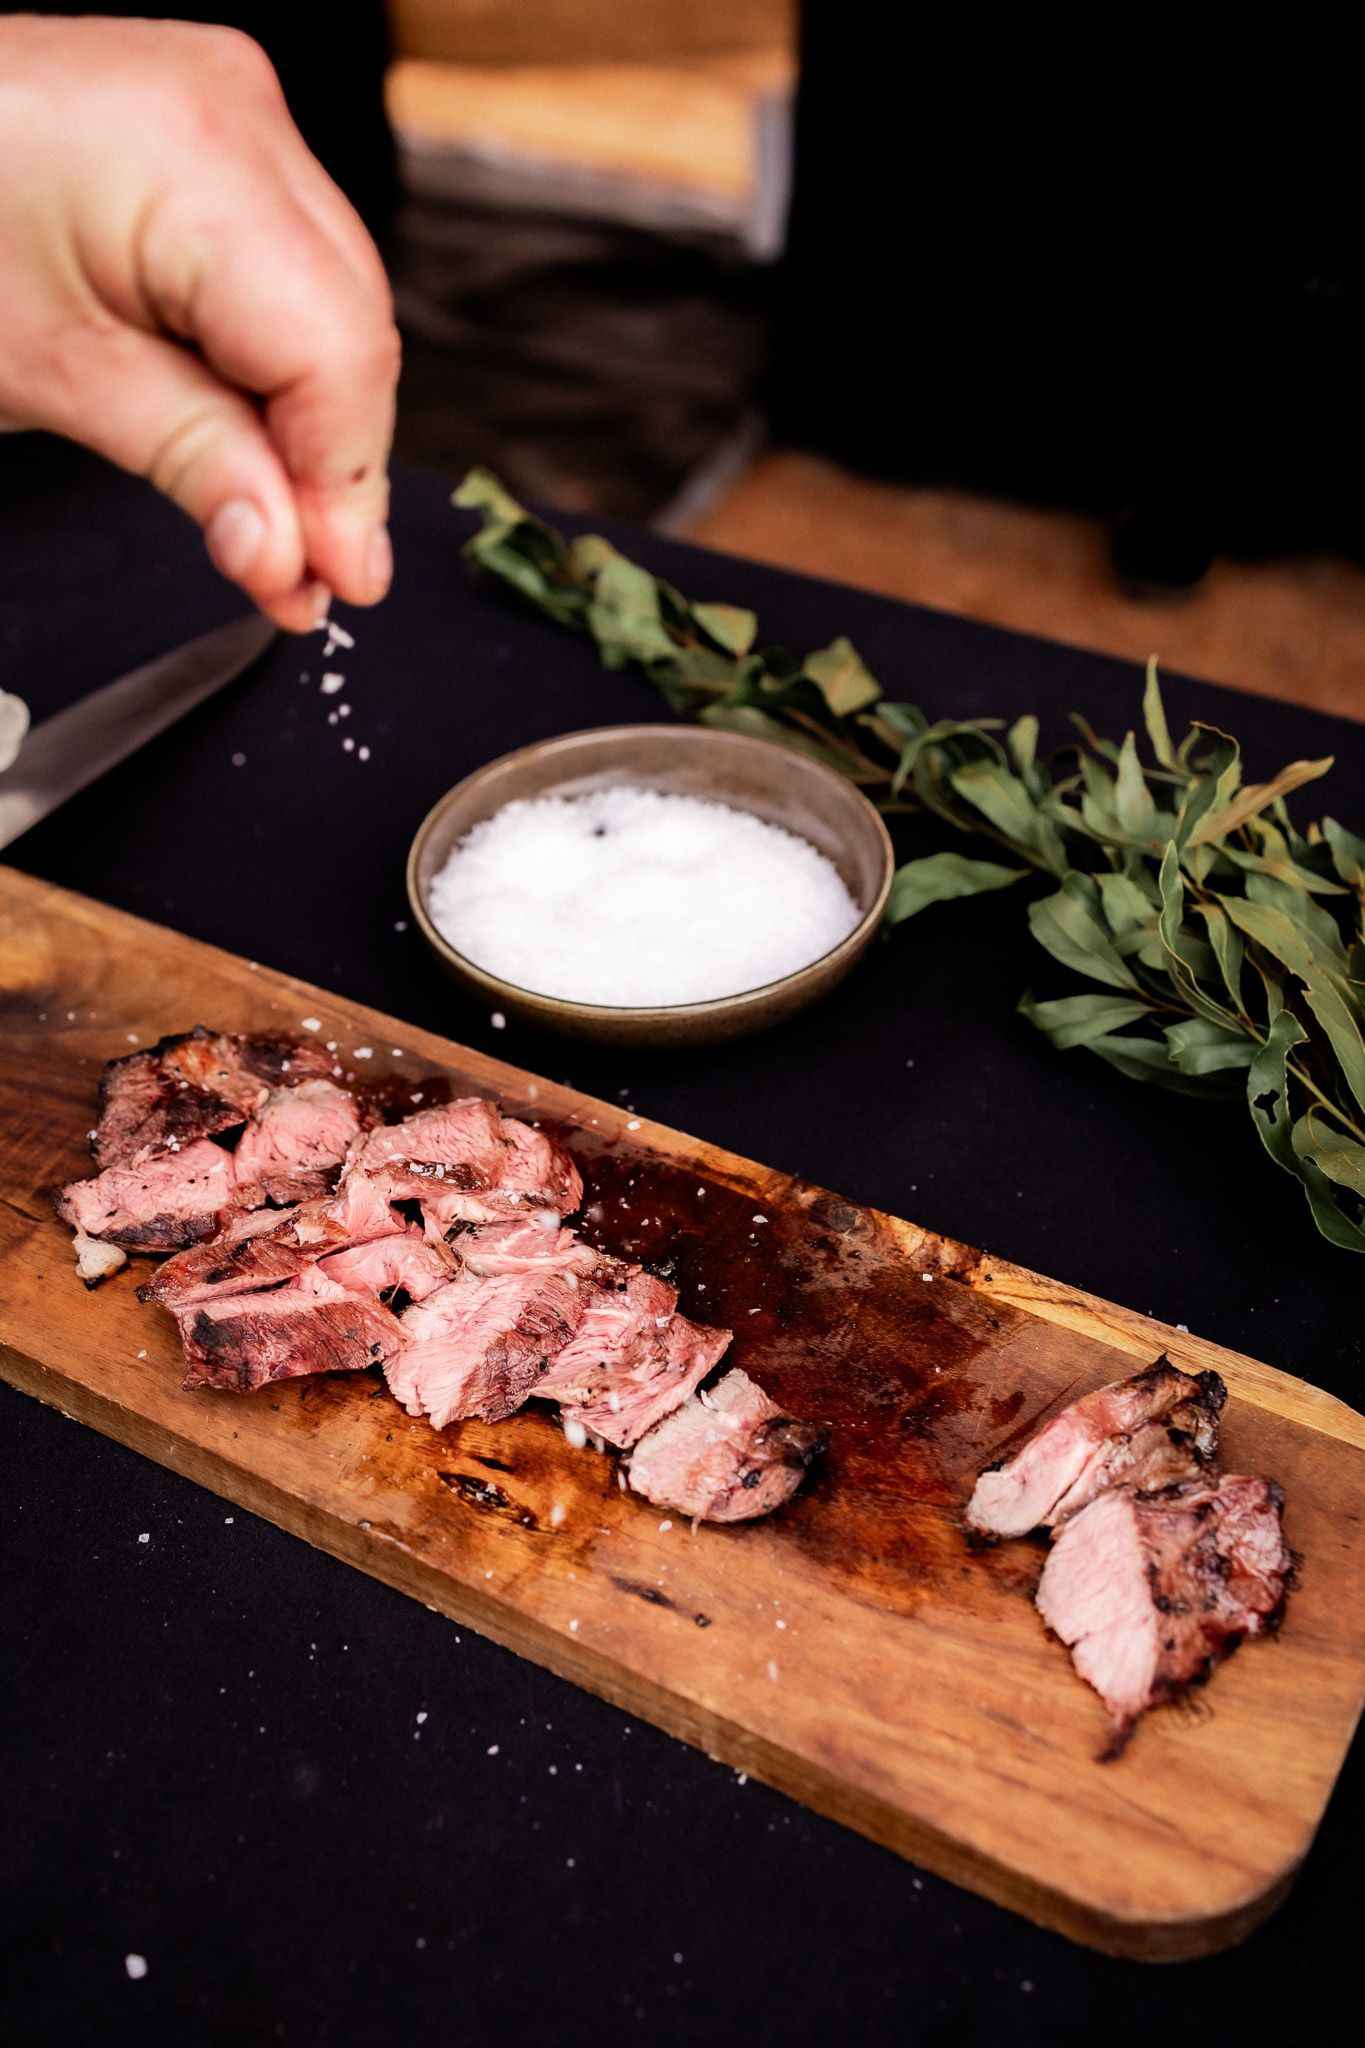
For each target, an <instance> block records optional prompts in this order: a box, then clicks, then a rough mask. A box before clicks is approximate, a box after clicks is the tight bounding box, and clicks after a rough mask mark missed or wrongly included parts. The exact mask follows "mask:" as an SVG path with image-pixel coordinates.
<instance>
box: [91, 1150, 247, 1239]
mask: <svg viewBox="0 0 1365 2048" xmlns="http://www.w3.org/2000/svg"><path fill="white" fill-rule="evenodd" d="M261 1199H262V1197H261V1191H260V1189H259V1188H252V1187H249V1186H243V1185H242V1184H241V1183H240V1182H239V1181H238V1179H237V1176H236V1174H235V1172H234V1170H233V1161H232V1154H231V1153H230V1152H225V1151H224V1150H223V1148H222V1146H221V1145H215V1144H214V1143H213V1140H212V1139H211V1138H200V1139H197V1140H196V1141H195V1143H194V1144H192V1145H186V1146H185V1147H184V1149H183V1150H181V1151H177V1152H162V1153H160V1154H159V1155H156V1156H153V1157H151V1158H147V1159H144V1160H142V1161H141V1162H135V1163H134V1164H132V1165H129V1166H109V1167H106V1168H105V1170H104V1172H103V1173H99V1174H96V1175H95V1177H94V1178H93V1179H92V1180H76V1181H72V1182H71V1183H70V1185H69V1186H68V1187H64V1188H63V1189H62V1190H61V1193H60V1194H59V1195H58V1197H57V1214H58V1215H59V1216H60V1217H61V1218H62V1220H63V1222H65V1223H69V1224H70V1225H71V1226H72V1228H73V1229H75V1230H81V1231H84V1232H85V1234H86V1235H87V1236H88V1237H101V1238H103V1239H104V1240H105V1241H106V1243H109V1244H116V1245H122V1246H123V1248H124V1249H125V1251H142V1252H173V1251H179V1250H180V1249H181V1248H182V1247H183V1246H185V1245H190V1244H197V1243H199V1242H200V1240H201V1239H203V1238H206V1237H212V1236H213V1234H214V1232H215V1231H216V1230H217V1229H218V1225H219V1219H220V1217H221V1216H222V1215H223V1213H224V1212H225V1211H227V1210H230V1209H233V1208H246V1207H252V1206H254V1205H255V1204H256V1203H258V1202H259V1201H260V1200H261Z"/></svg>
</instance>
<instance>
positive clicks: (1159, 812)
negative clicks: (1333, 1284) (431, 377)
mask: <svg viewBox="0 0 1365 2048" xmlns="http://www.w3.org/2000/svg"><path fill="white" fill-rule="evenodd" d="M455 503H456V504H457V505H458V506H460V507H462V508H465V509H469V510H474V511H477V512H478V513H479V514H480V515H481V519H482V525H481V528H480V530H479V531H478V532H477V533H476V534H475V535H474V537H473V538H472V540H470V542H469V543H468V545H467V548H466V553H467V554H468V556H469V557H470V559H471V560H472V561H473V562H474V563H475V564H476V565H477V566H478V567H479V568H480V569H482V570H483V571H485V572H486V573H487V574H489V575H491V576H493V577H495V578H497V579H498V580H499V581H501V582H502V583H504V584H507V585H509V586H510V587H511V588H512V589H514V590H516V591H517V592H518V593H519V594H520V595H521V596H522V597H523V598H525V599H526V600H528V601H529V602H530V603H531V604H533V605H535V606H536V607H537V608H538V609H539V610H541V611H542V612H545V613H546V614H548V616H549V617H550V618H552V619H555V620H557V621H558V623H559V624H561V625H564V626H568V627H570V628H572V629H573V630H575V631H578V632H584V633H587V634H590V635H591V636H592V638H593V639H594V640H595V642H596V643H597V647H598V649H599V651H600V653H601V657H602V660H603V661H604V662H605V663H606V665H607V666H608V667H609V668H622V667H624V666H626V664H628V663H632V662H633V663H637V664H638V665H639V666H640V667H641V668H643V669H644V670H645V672H646V674H647V675H648V676H649V678H650V680H651V681H652V682H653V683H654V684H655V686H656V688H657V689H659V690H660V691H661V693H662V694H663V696H664V697H665V698H666V700H667V701H668V703H669V704H670V705H671V706H672V707H673V709H674V710H675V711H678V712H680V713H682V714H683V715H684V716H687V717H691V718H697V719H700V720H701V721H702V722H703V723H704V724H707V725H715V726H723V727H726V728H728V729H730V730H732V731H737V732H747V733H753V734H756V735H758V736H759V737H761V738H764V739H769V740H774V741H776V742H777V743H778V744H780V745H782V746H786V747H792V748H795V749H796V750H797V751H799V752H801V753H804V754H809V755H813V756H814V757H815V758H816V759H818V760H822V761H824V762H826V763H827V764H828V765H829V766H830V767H833V768H837V769H838V770H839V771H840V772H841V773H842V774H844V775H847V776H849V777H850V778H851V779H852V780H853V781H855V782H857V783H858V784H859V785H860V786H861V787H862V788H864V789H865V790H866V792H867V794H868V795H869V796H870V797H871V798H872V799H873V801H874V802H876V803H878V804H879V805H880V806H881V808H883V809H884V810H888V811H894V810H910V809H916V810H920V811H923V812H927V813H929V814H931V815H932V816H934V817H936V818H938V819H939V820H940V821H941V822H942V823H943V824H944V825H945V826H947V827H949V828H951V829H952V830H953V831H954V832H958V833H962V834H967V833H970V834H972V835H973V836H975V837H977V838H984V839H986V840H988V841H991V842H993V844H994V849H995V850H996V852H997V853H1003V854H1005V855H1006V856H1007V859H1005V860H1001V859H999V858H996V859H991V860H979V859H974V858H971V857H969V856H967V855H966V854H964V853H962V852H960V851H957V850H955V849H945V850H944V851H942V852H939V853H934V854H930V855H928V856H926V857H925V858H923V859H919V860H912V861H908V862H907V863H906V864H905V865H904V866H903V867H901V868H899V869H898V870H897V872H896V876H895V880H894V882H893V885H892V891H891V897H890V901H889V903H888V907H887V919H888V922H889V923H890V924H898V923H901V922H903V921H904V920H905V919H906V918H908V917H912V916H914V915H915V914H916V913H917V912H918V911H921V910H923V909H925V908H926V907H927V906H928V905H930V904H933V903H942V902H946V901H949V900H951V899H953V898H960V897H966V896H974V895H979V894H981V893H983V892H985V891H990V890H997V889H1004V888H1009V887H1012V886H1014V885H1016V884H1019V883H1022V882H1030V881H1031V882H1032V883H1033V884H1034V885H1035V887H1039V886H1043V885H1046V886H1045V887H1044V891H1043V893H1041V894H1037V895H1035V896H1034V897H1033V899H1032V900H1031V901H1030V903H1029V907H1028V919H1029V926H1030V929H1031V931H1032V933H1033V936H1034V938H1035V939H1036V940H1037V941H1038V943H1039V945H1040V946H1041V947H1042V948H1043V949H1044V950H1045V951H1046V952H1047V953H1048V954H1050V955H1051V957H1052V958H1053V959H1054V960H1055V961H1057V962H1058V963H1059V964H1060V965H1061V966H1062V967H1064V968H1066V969H1068V970H1069V971H1070V972H1072V973H1073V974H1075V975H1077V976H1078V977H1080V978H1081V979H1082V980H1083V981H1085V982H1088V983H1090V984H1092V986H1091V987H1090V988H1089V989H1087V990H1085V991H1084V992H1083V993H1078V994H1071V995H1065V996H1061V997H1059V998H1056V999H1050V1000H1037V999H1035V997H1034V996H1033V995H1031V994H1030V995H1026V996H1025V997H1024V998H1023V1000H1022V1002H1021V1004H1020V1009H1021V1011H1022V1013H1023V1014H1024V1016H1025V1017H1027V1018H1028V1019H1029V1020H1030V1021H1031V1022H1032V1023H1033V1024H1034V1025H1036V1026H1037V1027H1038V1029H1039V1030H1040V1031H1042V1032H1043V1033H1044V1034H1045V1035H1046V1036H1047V1037H1048V1038H1049V1039H1050V1040H1051V1042H1052V1044H1053V1045H1054V1046H1055V1047H1057V1049H1058V1050H1059V1051H1069V1050H1072V1049H1074V1048H1076V1047H1081V1046H1084V1047H1086V1048H1088V1050H1089V1051H1090V1052H1092V1053H1094V1054H1095V1055H1096V1056H1097V1057H1099V1058H1100V1059H1103V1060H1105V1061H1107V1063H1108V1064H1109V1065H1110V1066H1111V1067H1114V1068H1115V1069H1117V1071H1118V1072H1119V1073H1121V1074H1125V1075H1127V1076H1129V1077H1130V1078H1131V1079H1134V1080H1140V1081H1151V1082H1156V1083H1158V1084H1159V1085H1161V1086H1163V1087H1167V1088H1172V1089H1176V1090H1179V1091H1181V1092H1183V1093H1187V1094H1197V1095H1223V1096H1228V1097H1231V1098H1234V1099H1236V1098H1241V1099H1243V1100H1245V1102H1246V1104H1247V1107H1248V1110H1249V1112H1250V1115H1251V1118H1252V1121H1253V1123H1254V1125H1255V1128H1256V1130H1257V1132H1258V1134H1259V1135H1260V1138H1261V1141H1262V1143H1263V1144H1264V1146H1265V1148H1266V1151H1267V1152H1268V1153H1269V1154H1270V1157H1271V1158H1272V1159H1273V1160H1274V1161H1275V1163H1276V1165H1277V1166H1280V1167H1282V1168H1283V1169H1284V1170H1285V1171H1286V1172H1287V1173H1292V1174H1293V1175H1294V1176H1295V1177H1296V1178H1297V1179H1298V1180H1299V1181H1300V1182H1301V1184H1302V1186H1303V1189H1304V1193H1305V1195H1306V1197H1307V1200H1308V1203H1309V1207H1310V1209H1311V1211H1312V1214H1313V1218H1314V1221H1315V1222H1316V1224H1317V1226H1318V1228H1319V1230H1321V1232H1322V1233H1323V1235H1324V1236H1325V1237H1327V1238H1328V1239H1330V1241H1331V1242H1332V1243H1333V1244H1336V1245H1340V1246H1342V1247H1344V1248H1345V1249H1347V1250H1350V1251H1365V1004H1362V991H1363V990H1365V928H1363V926H1362V906H1363V905H1365V840H1361V839H1358V838H1356V837H1355V836H1354V835H1353V834H1352V833H1350V832H1348V831H1346V830H1345V828H1344V827H1343V826H1341V825H1339V824H1337V823H1336V821H1335V820H1334V819H1331V818H1327V819H1324V820H1323V821H1322V823H1321V824H1314V825H1309V826H1308V827H1307V828H1306V830H1305V831H1304V832H1302V833H1301V832H1299V831H1298V830H1297V829H1296V827H1295V825H1294V823H1293V821H1292V819H1291V817H1290V815H1289V811H1288V808H1287V806H1286V802H1285V799H1286V798H1287V797H1288V796H1290V795H1291V794H1292V793H1293V792H1294V791H1295V790H1296V789H1299V788H1301V787H1302V786H1303V785H1304V784H1305V783H1308V782H1312V781H1315V780H1316V779H1317V778H1318V777H1320V776H1322V775H1325V774H1326V772H1327V770H1328V769H1329V768H1330V767H1331V765H1332V763H1331V761H1330V759H1328V760H1318V761H1294V762H1291V763H1290V764H1289V766H1288V767H1286V768H1283V769H1281V771H1280V772H1279V774H1278V775H1275V776H1273V777H1272V778H1271V780H1270V781H1268V782H1264V783H1245V782H1243V780H1242V767H1241V757H1240V750H1239V748H1238V745H1237V742H1236V740H1235V739H1233V738H1232V737H1231V736H1230V735H1229V734H1227V733H1224V732H1220V731H1218V730H1217V729H1216V728H1215V727H1213V726H1206V725H1198V724H1196V725H1194V726H1193V727H1191V729H1190V731H1189V732H1188V733H1187V734H1186V735H1185V737H1184V738H1183V739H1182V741H1181V742H1180V744H1179V746H1176V745H1175V744H1174V743H1173V741H1172V738H1171V734H1170V731H1169V729H1168V727H1167V722H1166V714H1165V710H1164V707H1163V705H1162V700H1161V692H1160V688H1159V686H1158V682H1157V675H1156V667H1155V663H1153V664H1150V665H1149V668H1148V674H1147V686H1146V690H1145V692H1144V696H1143V706H1142V710H1143V724H1144V728H1145V738H1146V754H1147V758H1146V759H1144V757H1143V753H1142V752H1141V751H1140V750H1139V746H1138V743H1137V740H1136V737H1135V735H1134V734H1133V733H1131V732H1129V733H1127V734H1126V735H1125V736H1124V738H1123V740H1122V741H1121V742H1115V741H1113V740H1110V739H1104V738H1100V737H1098V736H1097V735H1096V734H1095V733H1094V732H1093V731H1092V730H1091V728H1090V726H1089V725H1088V724H1087V723H1086V721H1085V720H1084V719H1083V718H1081V717H1079V716H1077V717H1075V718H1074V721H1073V722H1074V724H1075V726H1076V728H1077V734H1078V738H1077V740H1076V742H1075V743H1074V744H1073V745H1071V746H1070V747H1068V748H1066V749H1065V750H1064V751H1063V752H1062V753H1060V754H1059V755H1057V756H1055V757H1054V758H1053V759H1051V760H1044V759H1042V758H1040V756H1039V754H1038V721H1037V719H1036V718H1033V717H1027V718H1021V719H1019V720H1017V721H1016V723H1015V724H1013V725H1012V726H1010V727H1009V728H1008V730H1006V729H1005V726H1004V722H1003V721H1002V720H999V719H967V720H953V719H945V720H940V721H938V722H936V723H935V722H931V721H930V720H929V719H927V718H926V717H925V715H924V714H923V713H922V712H921V711H919V710H918V709H917V708H916V707H915V706H914V705H911V704H904V703H899V702H896V701H894V700H892V699H890V698H888V697H886V696H885V695H884V694H883V692H882V689H881V686H880V684H879V683H878V682H877V680H876V678H875V677H874V676H872V675H871V674H870V672H869V671H868V669H867V668H866V667H865V665H864V663H863V662H862V660H861V659H860V657H859V655H858V653H857V651H856V650H855V649H854V647H853V646H852V645H851V644H850V642H849V641H847V640H845V639H838V640H836V641H834V642H833V644H832V645H831V646H829V647H826V648H822V649H820V650H819V651H818V652H816V653H814V654H808V655H807V656H806V657H805V658H804V659H803V660H798V659H797V658H796V657H795V656H794V655H792V654H789V653H788V652H787V651H786V650H785V649H783V648H778V647H761V648H760V647H758V646H756V641H757V637H758V621H757V619H756V617H755V615H754V614H753V613H752V612H749V611H745V610H743V609H742V608H741V607H739V606H736V605H726V604H694V603H691V602H690V601H689V600H688V599H687V598H685V597H683V596H682V595H681V593H680V592H678V591H677V590H675V589H674V588H673V587H672V585H671V584H668V583H666V582H664V581H663V580H662V579H661V578H659V577H656V576H653V575H651V574H650V573H649V572H648V571H647V570H645V569H642V568H640V567H639V566H638V565H637V564H636V563H633V562H630V561H628V560H627V559H626V558H625V557H624V556H623V555H621V554H620V553H618V551H617V550H616V549H615V548H613V547H612V546H611V545H610V543H609V542H607V541H605V540H602V539H600V538H599V537H597V536H595V535H588V536H583V537H580V538H578V539H576V540H573V541H568V542H566V541H565V540H564V539H563V538H562V537H561V536H560V535H559V534H558V533H556V532H555V531H554V530H553V529H552V528H550V527H548V526H546V525H544V524H543V523H542V522H541V521H539V520H537V519H535V518H533V517H532V516H531V515H530V514H528V513H527V512H526V511H525V510H524V509H523V508H522V506H520V505H519V504H517V502H516V500H515V499H514V498H512V497H510V496H509V494H508V493H507V492H506V491H505V490H504V489H503V487H502V485H501V484H499V483H498V481H497V479H496V478H495V477H492V476H490V475H489V474H488V473H487V472H486V471H483V470H474V471H472V472H471V473H470V475H469V476H468V477H466V479H465V481H464V483H463V484H462V485H461V487H460V489H459V491H458V492H457V493H456V496H455ZM1096 985H1097V986H1096Z"/></svg>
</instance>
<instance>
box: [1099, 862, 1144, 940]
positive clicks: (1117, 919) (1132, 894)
mask: <svg viewBox="0 0 1365 2048" xmlns="http://www.w3.org/2000/svg"><path fill="white" fill-rule="evenodd" d="M1095 880H1096V881H1097V882H1098V884H1099V890H1100V901H1101V903H1102V904H1103V905H1104V915H1105V918H1106V919H1107V921H1108V924H1109V929H1110V931H1111V932H1113V933H1114V935H1115V937H1116V938H1117V937H1120V936H1121V935H1122V934H1123V933H1124V932H1126V931H1131V930H1133V929H1134V927H1136V926H1142V925H1146V924H1148V923H1150V924H1151V926H1152V929H1153V931H1155V929H1156V913H1157V905H1156V903H1155V902H1154V901H1152V899H1151V898H1149V896H1148V895H1147V892H1146V890H1145V889H1143V888H1142V887H1141V886H1140V885H1139V884H1138V883H1137V882H1135V881H1134V880H1133V879H1132V878H1131V876H1128V875H1116V874H1114V873H1112V872H1107V873H1103V874H1099V875H1096V877H1095Z"/></svg>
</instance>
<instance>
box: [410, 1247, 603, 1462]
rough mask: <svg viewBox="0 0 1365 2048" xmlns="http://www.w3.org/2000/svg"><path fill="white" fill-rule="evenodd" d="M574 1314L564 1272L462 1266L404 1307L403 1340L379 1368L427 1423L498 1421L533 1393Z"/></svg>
mask: <svg viewBox="0 0 1365 2048" xmlns="http://www.w3.org/2000/svg"><path fill="white" fill-rule="evenodd" d="M582 1316H583V1298H582V1293H581V1291H580V1289H579V1288H578V1286H577V1284H576V1282H575V1281H574V1279H573V1278H572V1276H570V1277H568V1278H566V1277H565V1276H564V1275H562V1274H558V1273H555V1274H550V1275H545V1274H541V1273H508V1274H503V1275H499V1276H498V1277H496V1278H489V1279H485V1278H480V1276H479V1275H477V1274H475V1273H471V1272H468V1271H462V1272H460V1273H459V1274H457V1275H456V1277H455V1278H454V1279H453V1280H450V1281H447V1283H446V1285H445V1286H444V1287H440V1288H437V1290H436V1292H435V1293H434V1294H429V1295H428V1296H427V1298H426V1300H425V1301H419V1302H415V1303H414V1304H413V1306H412V1307H411V1308H409V1309H406V1310H405V1311H404V1313H403V1316H402V1318H401V1321H402V1325H403V1335H404V1338H405V1339H406V1342H405V1345H404V1348H403V1350H402V1352H401V1353H400V1354H399V1356H398V1357H397V1358H396V1359H394V1360H393V1362H392V1363H391V1365H390V1366H389V1368H388V1370H387V1375H386V1376H387V1378H388V1382H389V1387H390V1389H391V1391H392V1392H393V1393H394V1394H395V1395H396V1396H397V1398H398V1399H399V1400H400V1401H401V1402H402V1404H403V1406H404V1407H405V1408H406V1409H407V1411H408V1413H409V1415H427V1416H429V1417H430V1418H431V1424H432V1427H433V1428H434V1429H444V1428H445V1426H446V1424H447V1423H448V1422H458V1421H463V1420H465V1419H466V1418H468V1417H470V1416H479V1417H480V1418H481V1419H482V1420H483V1421H485V1422H500V1421H501V1420H502V1418H503V1417H504V1416H505V1415H510V1414H512V1412H513V1410H514V1409H517V1408H520V1406H521V1404H522V1402H523V1401H525V1400H526V1399H527V1398H528V1397H529V1396H530V1395H531V1394H533V1393H535V1392H536V1383H537V1381H538V1379H539V1378H540V1375H541V1372H542V1370H543V1368H544V1365H545V1361H546V1360H547V1359H548V1358H551V1357H553V1356H554V1354H555V1353H556V1352H557V1351H559V1349H560V1348H561V1347H562V1346H563V1345H564V1344H565V1343H566V1342H567V1341H568V1339H569V1338H570V1337H571V1336H572V1335H573V1333H574V1331H575V1330H576V1329H577V1327H578V1325H579V1322H580V1321H581V1320H582Z"/></svg>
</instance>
